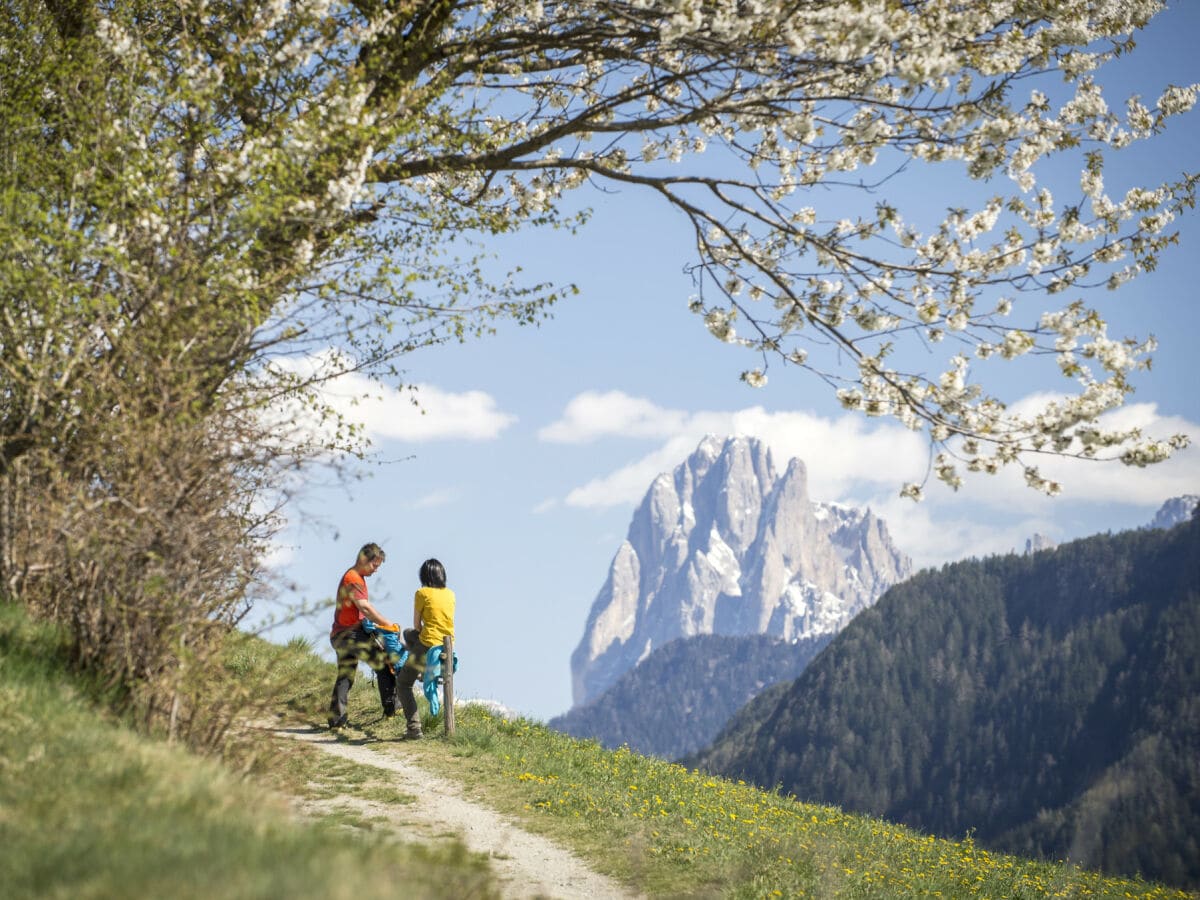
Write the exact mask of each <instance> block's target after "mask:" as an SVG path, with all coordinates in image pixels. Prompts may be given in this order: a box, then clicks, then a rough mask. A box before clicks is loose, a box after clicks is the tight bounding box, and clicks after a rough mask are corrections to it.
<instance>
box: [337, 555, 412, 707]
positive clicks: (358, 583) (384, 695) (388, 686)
mask: <svg viewBox="0 0 1200 900" xmlns="http://www.w3.org/2000/svg"><path fill="white" fill-rule="evenodd" d="M385 557H386V555H385V554H384V552H383V549H382V548H381V547H380V546H379V545H378V544H364V545H363V548H362V549H361V550H359V551H358V559H357V560H356V561H355V563H354V565H353V566H352V567H350V568H349V569H347V570H346V574H345V575H343V576H342V580H341V581H340V582H339V583H338V589H337V600H336V603H335V607H334V612H333V629H332V630H331V631H330V632H329V643H330V644H331V645H333V650H334V652H335V653H336V654H337V667H338V668H337V680H336V681H334V683H333V697H332V698H331V699H330V701H329V727H330V728H342V727H344V726H345V725H346V702H347V701H348V700H349V698H350V687H351V686H352V685H353V684H354V674H355V672H356V671H357V669H358V664H359V662H360V661H361V662H365V663H366V664H367V665H369V666H370V667H371V668H372V669H374V670H375V680H376V683H377V684H378V685H379V700H380V702H381V703H382V704H383V714H384V715H385V716H389V717H390V716H394V715H395V714H396V675H395V673H394V672H393V671H392V667H391V665H389V663H388V660H387V653H386V651H385V650H384V647H383V643H382V642H381V641H380V640H379V639H378V638H376V637H374V636H372V635H370V634H367V631H366V629H365V628H363V622H364V621H365V620H368V619H369V620H370V621H372V622H374V623H375V624H376V625H378V626H379V627H380V628H383V629H387V630H389V631H396V630H398V629H399V627H400V626H398V625H396V624H394V623H392V622H390V621H388V620H387V619H385V618H384V617H383V615H382V614H381V613H380V612H379V610H377V609H376V608H375V607H374V606H373V605H372V604H371V601H370V600H369V599H367V582H366V579H368V578H370V577H371V576H372V575H374V574H375V572H376V571H377V570H378V569H379V567H380V566H381V565H383V561H384V559H385Z"/></svg>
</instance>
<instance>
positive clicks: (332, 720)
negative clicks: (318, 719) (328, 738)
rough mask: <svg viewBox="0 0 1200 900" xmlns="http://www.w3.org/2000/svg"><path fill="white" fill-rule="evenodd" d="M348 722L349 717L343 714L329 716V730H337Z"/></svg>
mask: <svg viewBox="0 0 1200 900" xmlns="http://www.w3.org/2000/svg"><path fill="white" fill-rule="evenodd" d="M349 724H350V721H349V718H348V717H347V716H345V715H341V716H330V717H329V730H330V731H339V730H341V729H342V728H345V727H346V726H347V725H349Z"/></svg>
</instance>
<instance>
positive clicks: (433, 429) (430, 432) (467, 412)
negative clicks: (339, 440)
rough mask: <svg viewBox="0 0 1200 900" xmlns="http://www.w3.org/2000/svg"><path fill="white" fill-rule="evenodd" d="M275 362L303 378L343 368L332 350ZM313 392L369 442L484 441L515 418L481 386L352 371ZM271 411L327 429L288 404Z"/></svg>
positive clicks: (305, 426)
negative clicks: (382, 379) (453, 387)
mask: <svg viewBox="0 0 1200 900" xmlns="http://www.w3.org/2000/svg"><path fill="white" fill-rule="evenodd" d="M277 365H279V366H280V367H281V368H284V369H286V370H290V371H292V372H294V373H297V374H299V375H301V376H305V377H311V376H313V375H314V374H316V373H318V372H321V371H326V372H334V371H337V370H338V369H339V368H341V369H344V368H345V367H346V364H345V361H343V360H341V359H339V357H338V356H337V355H336V354H335V353H333V352H329V353H322V354H316V355H314V356H309V357H306V358H304V359H300V360H286V361H282V362H280V363H277ZM319 394H320V397H321V399H322V401H323V402H324V403H326V404H327V405H328V406H329V407H330V408H331V409H333V410H334V411H335V412H337V413H338V414H340V415H342V416H343V417H344V418H345V419H346V420H347V421H348V422H353V423H356V424H357V425H359V426H360V427H361V429H362V433H363V435H364V436H365V437H366V438H368V439H369V440H372V441H382V440H396V441H402V442H407V443H423V442H427V441H442V440H467V441H488V440H493V439H495V438H497V437H498V436H499V435H500V433H501V432H502V431H503V430H504V429H505V428H507V427H508V426H510V425H512V424H513V423H514V422H516V420H517V418H516V416H514V415H512V414H510V413H506V412H504V411H502V410H500V409H499V408H498V407H497V404H496V400H495V398H493V397H492V396H491V395H490V394H488V393H486V392H485V391H478V390H476V391H462V392H457V393H456V392H452V391H445V390H442V389H441V388H439V387H436V386H435V385H430V384H413V385H404V386H402V387H400V388H393V387H388V386H386V385H381V384H379V383H377V382H374V381H372V380H370V379H369V378H367V377H366V376H365V375H362V374H361V373H358V372H346V373H345V374H342V375H338V376H337V377H334V378H331V379H329V380H328V381H326V382H324V383H323V384H321V385H320V387H319ZM276 415H277V416H278V417H279V419H280V421H281V423H283V424H284V425H285V426H286V427H289V428H299V429H300V430H302V431H307V432H308V433H310V434H324V435H326V436H329V435H331V433H332V428H331V426H330V425H329V424H327V423H325V422H322V421H321V420H319V419H318V418H317V417H316V416H315V415H314V414H313V413H312V412H311V411H309V410H301V409H298V408H297V407H296V405H294V404H293V405H292V406H289V408H287V409H285V410H280V411H277V412H276Z"/></svg>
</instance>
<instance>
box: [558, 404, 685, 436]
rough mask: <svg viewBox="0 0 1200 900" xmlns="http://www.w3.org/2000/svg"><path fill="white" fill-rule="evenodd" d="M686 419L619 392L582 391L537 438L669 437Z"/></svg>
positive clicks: (678, 414)
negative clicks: (560, 415)
mask: <svg viewBox="0 0 1200 900" xmlns="http://www.w3.org/2000/svg"><path fill="white" fill-rule="evenodd" d="M687 418H688V416H687V413H684V412H681V411H680V410H673V409H663V408H662V407H661V406H658V405H657V404H655V403H653V402H651V401H650V400H646V399H645V398H643V397H631V396H629V395H628V394H626V393H623V392H621V391H605V392H600V391H584V392H583V393H582V394H577V395H576V396H575V397H574V398H572V399H571V401H570V402H569V403H568V404H567V406H566V409H564V410H563V415H562V418H560V419H559V420H558V421H557V422H552V423H551V424H549V425H547V426H545V427H544V428H541V429H539V430H538V438H539V439H540V440H543V441H551V442H553V443H559V444H584V443H588V442H590V441H594V440H597V439H598V438H602V437H607V436H610V435H617V436H621V437H669V436H670V435H672V434H675V433H676V432H678V431H680V430H681V428H682V427H683V426H684V424H685V422H686V420H687Z"/></svg>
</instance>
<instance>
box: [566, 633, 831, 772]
mask: <svg viewBox="0 0 1200 900" xmlns="http://www.w3.org/2000/svg"><path fill="white" fill-rule="evenodd" d="M832 637H833V635H830V634H825V635H820V636H818V637H811V638H801V639H798V640H796V641H795V642H788V641H782V640H780V639H779V638H773V637H771V636H769V635H765V634H753V635H741V636H737V637H729V636H726V635H716V634H699V635H695V636H694V637H687V638H678V639H676V640H674V641H671V642H670V643H668V644H665V645H663V646H662V647H659V648H658V649H656V650H654V651H653V652H651V654H650V655H649V656H647V657H646V658H645V659H644V660H642V661H641V662H640V663H638V664H637V665H636V666H634V667H633V668H632V669H630V670H629V671H628V672H626V673H625V674H624V675H622V676H621V677H620V678H618V679H617V680H616V682H615V683H614V684H612V685H611V686H610V687H609V688H608V690H606V691H605V692H604V693H603V694H601V695H600V696H599V697H597V698H596V699H595V700H593V701H592V702H591V703H589V704H587V705H586V706H580V707H575V708H574V709H572V710H570V711H569V712H567V713H566V714H564V715H561V716H558V717H556V718H553V719H551V720H550V721H549V722H547V723H546V724H547V725H548V726H549V727H550V728H553V729H554V730H555V731H561V732H563V733H565V734H570V735H573V736H575V737H581V738H593V739H595V740H598V741H599V742H600V743H601V744H602V745H603V746H605V747H607V748H608V749H610V750H613V749H616V748H617V747H620V746H621V745H627V746H628V747H629V748H630V749H631V750H636V751H637V752H638V753H644V754H646V755H648V756H657V757H660V758H662V759H669V760H674V759H679V758H680V757H681V756H684V755H686V754H688V753H694V752H695V751H697V750H699V749H700V748H701V747H706V746H707V745H708V744H710V743H711V742H712V740H713V738H715V737H716V736H717V733H718V732H719V731H720V730H721V728H722V727H724V725H725V723H726V722H728V721H729V718H730V716H732V715H733V714H734V713H735V712H737V711H738V710H739V709H740V708H741V707H742V706H743V705H744V704H745V703H746V702H747V701H748V700H750V699H751V698H752V697H754V696H755V695H756V694H758V693H759V692H760V691H762V690H763V689H764V688H767V687H770V686H771V685H773V684H776V683H778V682H781V681H791V680H792V679H794V678H796V676H798V675H799V674H800V673H801V672H803V671H804V667H805V666H807V665H808V664H809V662H810V661H811V660H812V658H813V657H814V656H816V655H817V654H818V653H819V652H820V651H821V650H822V649H823V648H824V647H825V645H826V644H828V643H829V641H830V639H831V638H832Z"/></svg>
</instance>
